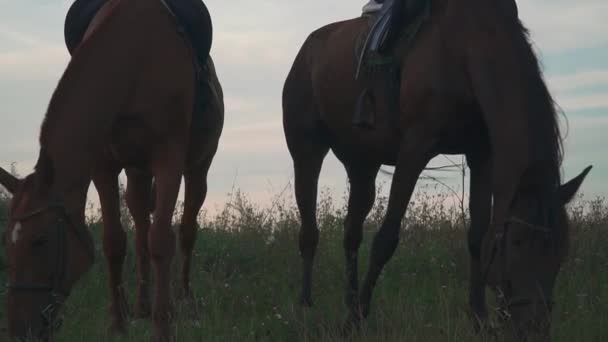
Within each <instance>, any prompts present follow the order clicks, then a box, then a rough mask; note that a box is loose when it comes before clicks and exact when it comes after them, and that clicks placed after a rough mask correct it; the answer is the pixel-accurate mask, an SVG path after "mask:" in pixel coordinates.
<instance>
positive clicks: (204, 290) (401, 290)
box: [0, 191, 608, 341]
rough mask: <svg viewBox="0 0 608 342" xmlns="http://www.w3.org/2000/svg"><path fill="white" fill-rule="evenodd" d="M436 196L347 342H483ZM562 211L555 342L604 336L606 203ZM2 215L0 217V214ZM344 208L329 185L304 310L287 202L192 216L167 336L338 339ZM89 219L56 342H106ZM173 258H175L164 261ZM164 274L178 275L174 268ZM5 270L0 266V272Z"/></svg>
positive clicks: (95, 226)
mask: <svg viewBox="0 0 608 342" xmlns="http://www.w3.org/2000/svg"><path fill="white" fill-rule="evenodd" d="M447 197H448V195H447V194H441V193H437V192H434V191H429V192H424V191H423V192H421V193H418V195H417V197H416V198H415V199H414V200H413V202H412V203H411V204H410V209H409V211H408V215H407V217H406V218H405V219H404V221H403V223H404V224H403V230H402V234H401V241H400V244H399V247H398V250H397V252H396V253H395V256H394V257H393V258H392V260H391V261H390V262H389V263H388V265H387V267H386V268H385V271H384V272H383V274H382V275H381V279H380V280H379V282H378V286H377V290H376V292H375V294H374V300H373V307H372V313H371V315H370V317H369V319H368V321H367V323H366V324H365V326H364V327H363V329H362V331H361V333H360V335H358V336H356V337H354V338H353V340H355V341H484V340H491V339H490V338H489V337H485V336H477V335H475V333H474V332H473V330H472V324H471V320H470V319H469V317H468V312H467V300H466V298H467V281H468V253H467V248H466V238H465V236H466V231H465V229H464V224H463V218H462V215H461V211H460V210H459V209H458V208H457V207H455V206H450V205H447V204H446V199H447ZM2 203H5V201H4V202H3V201H0V208H3V207H1V206H2V205H5V204H2ZM386 203H387V199H386V198H385V197H382V196H380V198H378V200H377V201H376V205H375V206H374V208H373V210H372V212H371V213H370V215H369V217H368V220H367V222H366V225H365V228H364V241H363V243H362V246H361V250H360V254H359V255H360V274H363V273H364V272H365V271H366V269H367V262H368V255H369V247H370V241H371V239H372V236H373V233H374V232H375V231H376V230H377V228H378V226H379V224H380V222H381V220H382V217H383V213H384V210H385V207H386ZM569 211H570V216H571V218H572V232H571V234H572V247H571V252H570V257H569V259H568V261H567V262H566V264H565V265H564V266H563V269H562V272H561V273H560V276H559V279H558V283H557V289H556V298H555V299H556V302H557V303H556V307H555V310H554V314H553V322H554V324H553V336H554V340H555V341H608V325H607V324H606V322H608V203H606V201H605V200H604V199H602V198H597V199H593V200H585V199H583V198H582V197H580V198H578V200H577V201H576V203H574V204H573V205H572V206H571V207H570V209H569ZM4 213H5V212H4V210H3V211H1V212H0V219H1V218H2V217H3V216H1V215H4ZM345 213H346V210H345V207H344V199H343V198H342V199H341V200H336V199H335V198H332V195H331V194H330V192H329V191H322V192H321V195H320V200H319V211H318V220H319V226H320V231H321V238H320V244H319V248H318V253H317V258H316V260H315V269H314V271H315V273H314V280H313V281H314V283H313V300H314V301H315V305H314V307H313V308H310V309H304V308H302V307H300V306H299V305H298V302H297V299H298V298H297V295H298V293H299V289H300V262H301V261H300V257H299V252H298V250H297V245H298V243H297V237H298V227H299V216H298V212H297V210H296V209H295V206H294V205H293V203H292V202H291V201H288V200H282V199H281V198H277V200H276V201H274V202H273V205H272V206H271V207H269V208H261V207H258V206H256V205H255V204H253V203H251V201H249V200H248V199H247V197H246V196H245V195H243V194H242V193H240V192H238V191H236V192H235V193H234V194H232V195H231V196H230V201H229V203H228V204H227V205H226V206H225V207H224V208H223V209H222V210H221V211H220V212H219V213H217V214H216V215H213V216H211V215H208V214H205V213H203V214H202V215H201V226H202V229H201V230H200V231H199V235H198V240H197V243H196V247H195V260H194V264H193V277H194V278H193V285H194V286H193V287H194V291H195V295H196V298H197V301H198V308H197V312H196V313H192V311H190V310H187V307H186V306H185V305H183V303H180V302H176V312H175V319H174V321H175V335H176V337H177V339H178V341H335V340H341V337H340V326H341V324H342V322H343V319H344V318H345V315H346V309H345V307H344V304H343V293H344V287H345V270H344V252H343V249H342V235H343V222H344V217H345ZM177 214H179V210H178V213H177ZM465 220H466V217H465ZM89 221H90V227H91V231H92V232H93V234H94V235H95V237H96V241H98V242H97V245H96V246H97V254H98V258H97V261H96V264H95V265H94V267H93V269H92V270H91V271H90V272H89V273H88V274H87V275H86V276H85V277H84V279H83V280H82V281H81V282H80V283H79V284H78V286H77V287H76V289H75V290H74V292H73V293H72V295H71V297H70V298H69V300H68V302H67V303H66V306H65V308H64V311H63V312H64V315H65V323H64V326H63V328H62V329H61V331H60V333H59V335H58V338H59V341H105V340H107V339H108V336H107V333H106V327H107V325H108V321H109V320H108V316H107V308H108V291H107V272H106V268H105V261H104V258H103V255H102V253H101V244H100V242H99V241H101V240H100V233H101V224H100V222H99V218H98V216H95V215H93V216H91V217H90V218H89ZM123 221H124V223H125V226H126V227H128V228H127V231H128V233H129V252H128V255H127V259H126V264H125V269H124V275H125V283H124V287H125V288H126V289H127V290H128V294H129V299H130V302H131V303H132V302H133V299H134V293H133V290H134V289H135V284H136V281H135V276H134V275H135V266H134V252H133V248H132V244H133V234H132V228H131V223H130V222H131V221H130V220H129V218H128V216H126V214H125V218H124V220H123ZM178 261H179V255H178V256H177V257H176V264H175V266H177V265H178V264H177V262H178ZM173 269H174V270H176V272H177V267H174V268H173ZM4 277H5V275H4V268H3V265H2V264H0V278H4ZM174 279H177V277H174ZM0 280H2V279H0ZM174 288H176V286H174ZM490 304H491V303H490ZM490 309H492V306H491V307H490ZM3 311H4V308H2V310H1V311H0V312H3ZM1 316H3V314H0V319H2V318H1ZM150 334H151V326H150V322H149V321H142V320H131V321H130V325H129V334H128V335H127V336H125V337H122V338H119V339H117V341H147V340H148V339H149V337H150V336H151V335H150ZM0 339H1V336H0Z"/></svg>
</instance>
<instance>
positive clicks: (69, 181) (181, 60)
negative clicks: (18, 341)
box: [0, 0, 224, 341]
mask: <svg viewBox="0 0 608 342" xmlns="http://www.w3.org/2000/svg"><path fill="white" fill-rule="evenodd" d="M207 14H208V13H207ZM203 19H204V21H208V22H207V24H209V27H210V20H211V19H210V18H209V17H208V16H207V17H206V18H203ZM203 24H204V23H203ZM203 39H204V40H206V41H207V43H208V44H206V45H207V46H209V47H210V45H211V39H212V33H211V31H210V30H209V32H208V33H207V34H205V37H203ZM203 45H205V44H203ZM192 50H193V49H192V48H191V45H190V44H189V42H188V41H187V39H184V37H183V35H182V34H181V33H180V31H179V30H178V29H177V26H176V22H175V18H174V17H173V15H172V14H171V12H170V11H168V10H167V8H166V7H165V5H164V4H163V3H162V2H161V1H149V0H109V1H107V3H106V4H105V5H104V6H103V7H102V8H101V9H100V10H99V12H98V13H97V14H96V16H95V18H94V19H93V21H92V23H91V26H90V27H89V28H88V30H87V33H86V35H85V36H84V39H83V41H82V43H81V44H80V45H79V46H78V48H77V49H76V50H75V51H74V53H73V56H72V59H71V61H70V63H69V65H68V66H67V69H66V70H65V72H64V74H63V77H62V78H61V80H60V82H59V84H58V86H57V89H56V90H55V92H54V94H53V96H52V98H51V101H50V104H49V107H48V111H47V114H46V117H45V120H44V122H43V124H42V128H41V133H40V154H39V157H38V161H37V164H36V167H35V171H34V172H33V173H32V174H30V175H28V176H27V177H25V178H24V179H22V180H21V179H17V178H15V177H13V176H11V175H10V174H9V173H7V172H6V171H4V170H2V169H0V184H2V185H4V186H5V187H6V188H7V189H8V190H9V191H10V192H12V193H13V199H12V205H11V208H10V213H9V214H10V218H9V223H8V226H7V229H6V231H5V234H4V238H3V243H4V247H5V249H6V252H7V255H8V267H9V274H8V277H9V286H8V293H7V315H8V327H9V333H10V334H11V335H12V336H15V337H21V338H23V337H26V336H34V337H37V338H42V339H48V338H49V336H50V334H52V332H53V330H54V329H55V328H56V326H57V324H58V322H59V320H58V317H57V313H58V310H59V308H60V307H61V305H62V303H63V302H64V300H65V299H66V297H67V296H68V295H69V293H70V290H71V289H72V288H73V287H74V286H75V284H76V283H77V281H78V280H79V278H81V277H82V276H83V275H84V274H85V273H86V271H87V270H88V269H89V268H90V267H91V265H92V264H93V262H94V254H95V253H94V247H93V245H94V244H93V241H92V239H91V236H90V233H89V232H88V230H87V228H86V227H85V222H84V210H85V201H86V195H87V189H88V187H89V185H90V182H91V180H92V181H93V182H94V184H95V186H96V188H97V190H98V193H99V197H100V201H101V206H102V215H103V223H104V234H103V250H104V253H105V256H106V259H107V264H108V269H109V285H110V294H111V296H110V297H111V304H110V318H111V324H110V332H112V333H121V332H124V331H125V328H126V324H125V319H126V317H125V315H126V313H125V311H126V310H125V304H126V303H125V297H124V292H123V289H122V288H121V286H122V282H123V279H122V268H123V263H124V258H125V254H126V234H125V231H124V230H123V227H122V226H121V224H120V211H119V196H118V174H119V173H120V171H121V170H122V169H125V170H126V174H127V177H128V187H127V196H126V197H127V204H128V207H129V209H130V211H131V213H132V215H133V219H134V222H135V227H136V251H137V269H138V298H137V302H136V313H137V314H138V315H139V316H147V315H149V314H152V317H153V320H154V328H155V334H154V336H155V340H158V341H160V340H163V341H166V340H169V339H170V336H171V334H170V315H171V300H170V265H171V260H172V257H173V255H174V253H175V246H176V243H175V242H176V239H175V237H174V233H173V231H172V230H171V219H172V215H173V211H174V208H175V203H176V200H177V195H178V192H179V187H180V183H181V178H182V176H184V178H185V184H186V185H185V190H186V194H185V196H186V197H185V207H184V214H183V218H182V224H181V227H180V231H179V233H180V239H179V240H180V241H179V242H180V247H181V253H182V254H183V268H182V279H181V280H182V284H181V286H182V287H183V288H182V290H183V292H184V294H186V295H189V293H190V286H189V274H190V263H191V257H192V249H193V245H194V240H195V237H196V217H197V215H198V211H199V209H200V207H201V206H202V204H203V201H204V199H205V195H206V190H207V184H206V177H207V172H208V170H209V167H210V164H211V162H212V159H213V157H214V155H215V152H216V150H217V145H218V140H219V137H220V134H221V131H222V127H223V114H224V108H223V95H222V90H221V87H220V85H219V81H218V79H217V76H216V74H215V69H214V67H213V63H212V61H211V59H210V58H208V56H209V50H208V49H207V50H206V51H203V53H202V54H201V53H200V51H197V52H199V56H200V55H204V56H205V59H208V61H207V67H208V68H207V71H206V72H202V73H197V70H196V68H195V67H196V63H195V62H194V60H193V55H194V52H193V51H192ZM197 75H198V77H197ZM197 78H198V79H197ZM199 82H206V83H207V85H208V88H207V89H208V92H207V94H206V95H207V101H206V102H205V105H204V107H196V108H198V109H197V110H196V112H194V113H193V109H194V108H195V103H197V98H196V94H197V89H198V87H199V85H198V83H199ZM199 104H200V103H199ZM201 108H202V109H201ZM153 178H154V181H155V191H154V193H152V186H151V184H152V179H153ZM153 202H154V208H153V221H152V223H151V222H150V215H149V213H150V210H152V205H153ZM150 260H151V263H152V265H153V268H154V272H155V291H156V292H155V297H154V305H153V307H151V305H150V295H149V283H150V277H149V269H150V267H149V264H150Z"/></svg>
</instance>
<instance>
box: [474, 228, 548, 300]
mask: <svg viewBox="0 0 608 342" xmlns="http://www.w3.org/2000/svg"><path fill="white" fill-rule="evenodd" d="M512 223H516V224H520V225H522V226H524V227H526V228H528V229H530V230H532V231H537V232H541V233H543V234H544V235H545V236H546V237H547V238H550V235H551V229H549V228H548V227H546V226H544V225H538V224H534V223H530V222H527V221H525V220H522V219H520V218H518V217H515V216H511V217H509V218H508V219H507V220H506V222H505V224H504V225H503V227H504V228H503V229H499V230H498V231H497V232H496V236H495V238H494V243H493V245H492V252H491V255H490V260H489V262H488V263H487V264H486V265H485V267H484V271H483V274H482V280H483V282H484V283H486V281H487V278H488V274H489V272H490V267H491V266H492V265H493V264H494V262H495V261H496V257H497V255H498V253H499V251H502V252H503V253H504V251H505V250H506V245H507V234H508V232H509V227H510V224H512ZM502 273H503V275H504V274H506V273H507V265H506V259H505V258H502ZM537 301H538V300H536V299H534V300H533V299H530V298H518V299H510V300H509V301H508V302H506V307H507V308H508V309H509V308H514V307H521V306H527V305H530V304H534V303H535V302H537ZM542 302H543V303H546V304H547V305H548V307H549V308H551V306H552V305H553V301H552V300H551V299H545V300H542Z"/></svg>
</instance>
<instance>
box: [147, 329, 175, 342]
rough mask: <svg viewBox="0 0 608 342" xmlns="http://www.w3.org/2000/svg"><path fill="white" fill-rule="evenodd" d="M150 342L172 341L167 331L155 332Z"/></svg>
mask: <svg viewBox="0 0 608 342" xmlns="http://www.w3.org/2000/svg"><path fill="white" fill-rule="evenodd" d="M151 341H152V342H171V341H173V339H172V337H171V334H169V331H168V330H167V331H162V332H160V331H157V332H156V333H155V334H154V336H153V337H152V339H151Z"/></svg>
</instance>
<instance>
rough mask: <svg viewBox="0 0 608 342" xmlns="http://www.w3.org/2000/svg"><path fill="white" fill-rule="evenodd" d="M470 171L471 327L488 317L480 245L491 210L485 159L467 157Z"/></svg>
mask: <svg viewBox="0 0 608 342" xmlns="http://www.w3.org/2000/svg"><path fill="white" fill-rule="evenodd" d="M467 162H468V164H469V167H470V169H471V196H470V199H469V210H470V213H471V226H470V228H469V232H468V244H469V254H470V257H471V267H470V272H471V273H470V282H469V305H470V307H471V310H472V313H473V315H474V316H475V317H474V318H475V320H476V322H475V328H476V330H478V331H479V329H480V328H481V327H482V326H483V325H484V324H485V321H486V319H487V316H488V312H487V308H486V299H485V283H484V279H483V273H482V272H483V270H482V267H481V260H480V258H481V245H482V241H483V237H484V235H485V233H486V231H487V229H488V226H489V224H490V213H491V210H492V207H491V206H492V191H491V176H492V174H491V165H490V162H489V160H488V159H486V160H479V159H477V158H474V157H471V156H467Z"/></svg>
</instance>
